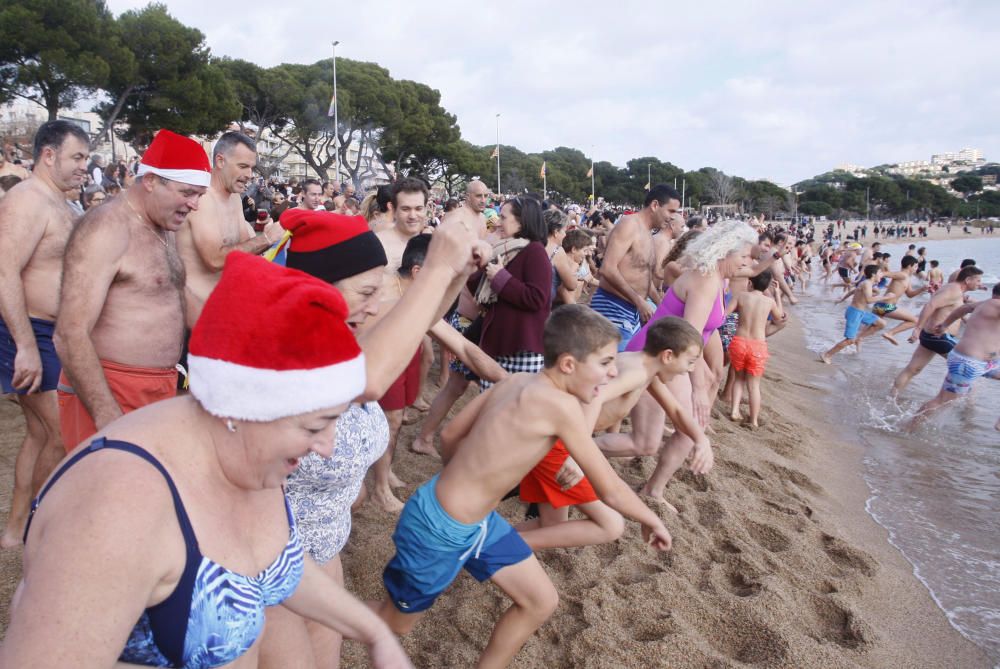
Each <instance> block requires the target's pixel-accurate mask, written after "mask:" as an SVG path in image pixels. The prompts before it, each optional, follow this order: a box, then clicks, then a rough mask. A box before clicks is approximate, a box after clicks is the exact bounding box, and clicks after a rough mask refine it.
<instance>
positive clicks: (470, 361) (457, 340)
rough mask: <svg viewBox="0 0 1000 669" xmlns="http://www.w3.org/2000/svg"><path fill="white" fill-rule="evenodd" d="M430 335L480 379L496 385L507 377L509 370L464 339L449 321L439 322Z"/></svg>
mask: <svg viewBox="0 0 1000 669" xmlns="http://www.w3.org/2000/svg"><path fill="white" fill-rule="evenodd" d="M428 333H429V334H430V335H431V336H432V337H434V338H435V339H437V340H438V343H440V344H441V345H442V346H444V347H445V348H446V349H448V350H449V351H451V353H452V354H453V355H454V356H455V357H456V358H458V359H459V360H461V361H462V363H464V364H465V366H466V367H468V368H469V369H471V370H472V371H473V373H474V374H475V375H476V376H478V377H479V378H481V379H486V380H487V381H490V382H492V383H496V382H497V381H499V380H500V379H502V378H505V377H506V376H507V370H505V369H504V368H503V367H501V366H500V365H499V364H498V363H497V361H496V360H494V359H493V358H491V357H490V356H488V355H487V354H486V353H485V352H484V351H483V349H481V348H479V347H478V346H476V345H475V344H473V343H472V342H471V341H469V340H468V339H466V338H465V337H463V336H462V334H461V333H460V332H459V331H458V330H456V329H455V328H453V327H452V326H451V325H450V324H449V323H448V322H447V321H444V320H439V321H437V322H436V323H435V324H434V325H433V326H432V327H431V329H430V330H428Z"/></svg>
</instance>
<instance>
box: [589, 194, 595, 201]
mask: <svg viewBox="0 0 1000 669" xmlns="http://www.w3.org/2000/svg"><path fill="white" fill-rule="evenodd" d="M593 199H594V194H593V193H591V194H590V195H588V196H587V200H589V201H592V200H593Z"/></svg>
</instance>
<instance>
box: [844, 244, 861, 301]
mask: <svg viewBox="0 0 1000 669" xmlns="http://www.w3.org/2000/svg"><path fill="white" fill-rule="evenodd" d="M860 248H861V245H860V244H858V243H856V242H851V243H850V244H848V245H847V247H846V248H844V249H843V250H842V251H841V252H840V260H839V261H838V262H837V274H838V275H839V276H840V280H841V285H840V287H841V288H843V289H844V290H850V288H851V285H852V284H851V272H853V271H854V270H856V269H857V268H858V249H860ZM862 267H864V265H862Z"/></svg>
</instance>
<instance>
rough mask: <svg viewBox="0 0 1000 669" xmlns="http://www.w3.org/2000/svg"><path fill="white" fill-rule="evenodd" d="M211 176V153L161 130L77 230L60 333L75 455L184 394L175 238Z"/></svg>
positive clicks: (63, 389) (66, 414) (64, 407)
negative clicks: (179, 388) (128, 177)
mask: <svg viewBox="0 0 1000 669" xmlns="http://www.w3.org/2000/svg"><path fill="white" fill-rule="evenodd" d="M210 179H211V166H210V165H209V162H208V156H206V155H205V151H204V149H202V148H201V146H200V145H199V144H198V143H197V142H195V141H194V140H191V139H188V138H186V137H181V136H180V135H176V134H174V133H172V132H170V131H169V130H161V131H160V132H159V133H157V135H156V138H155V139H154V140H153V143H152V144H150V146H149V148H148V149H147V150H146V153H145V155H144V156H143V158H142V162H141V163H140V165H139V170H138V174H137V179H136V182H135V184H134V185H133V186H132V188H130V189H129V190H128V191H127V192H125V193H123V194H122V195H121V196H120V197H117V198H115V199H114V200H112V201H111V202H108V203H107V204H105V205H103V206H100V207H97V208H95V209H93V210H91V211H90V212H88V213H87V215H86V216H84V217H83V219H82V220H81V221H80V223H79V224H78V225H77V227H76V229H75V230H74V231H73V235H72V236H71V237H70V240H69V244H68V245H67V247H66V260H65V264H64V268H63V280H62V302H61V304H60V311H59V321H58V323H57V325H56V332H55V343H56V350H57V351H58V352H59V357H60V358H61V359H62V361H63V375H62V376H61V377H60V380H59V418H60V423H61V426H62V435H63V443H64V445H65V446H66V448H67V449H69V450H72V449H73V448H74V447H76V446H77V445H78V444H79V443H80V442H82V441H84V440H85V439H87V438H88V437H90V436H91V435H93V434H94V433H95V432H97V431H99V430H101V429H103V428H104V427H105V426H106V425H107V424H108V423H110V422H111V421H113V420H115V419H116V418H118V417H119V416H121V415H122V414H123V413H127V412H129V411H134V410H135V409H138V408H139V407H142V406H145V405H147V404H151V403H153V402H156V401H158V400H161V399H165V398H168V397H173V396H174V395H175V394H176V383H177V370H176V369H175V367H174V365H175V364H176V362H177V360H178V359H179V358H180V355H181V346H182V344H183V338H184V265H183V263H182V262H181V259H180V257H179V255H178V253H177V247H176V242H175V240H174V233H175V232H177V230H179V229H180V228H181V226H182V225H184V221H185V219H187V216H188V214H189V213H191V212H192V211H194V210H196V209H197V208H198V200H199V199H200V198H201V196H202V195H203V194H204V193H205V191H206V189H207V187H208V185H209V183H210Z"/></svg>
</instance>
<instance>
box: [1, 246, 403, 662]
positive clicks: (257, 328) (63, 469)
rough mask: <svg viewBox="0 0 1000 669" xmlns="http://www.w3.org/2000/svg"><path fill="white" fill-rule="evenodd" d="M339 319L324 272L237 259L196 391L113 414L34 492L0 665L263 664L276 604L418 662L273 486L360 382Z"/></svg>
mask: <svg viewBox="0 0 1000 669" xmlns="http://www.w3.org/2000/svg"><path fill="white" fill-rule="evenodd" d="M347 318H348V309H347V305H346V304H345V302H344V299H343V298H342V297H341V295H340V293H339V292H337V290H336V289H334V288H332V287H331V286H329V285H328V284H326V283H324V282H322V281H319V280H316V279H313V278H311V277H308V276H306V275H304V274H302V273H300V272H294V271H291V270H287V269H284V268H281V267H278V266H275V265H272V264H270V263H268V262H267V261H265V260H263V259H261V258H257V257H254V256H249V255H247V254H243V253H238V252H235V253H231V254H230V255H229V257H228V258H227V260H226V266H225V269H224V271H223V274H222V278H221V279H220V281H219V284H218V286H217V287H216V288H215V290H214V292H213V293H212V295H211V297H210V298H209V299H208V301H207V302H206V303H205V307H204V310H203V311H202V314H201V317H200V319H199V320H198V323H197V324H196V326H195V328H194V331H193V333H192V337H191V344H190V358H189V361H190V370H191V376H190V379H191V380H190V387H191V394H190V395H187V396H184V397H179V398H175V399H171V400H166V401H162V402H158V403H155V404H152V405H149V406H147V407H145V408H143V409H140V410H139V411H135V412H133V413H131V414H128V415H126V416H124V417H122V418H121V419H119V420H117V421H115V422H113V423H111V424H110V425H108V426H107V427H105V428H104V430H102V431H101V432H99V433H98V434H97V435H95V436H94V437H93V438H92V439H91V441H90V443H89V445H86V446H83V447H81V448H78V449H77V450H76V451H75V452H74V454H73V455H72V456H70V457H69V458H68V459H67V460H65V461H64V462H63V463H62V464H61V465H60V467H59V468H58V469H57V470H56V472H55V474H53V476H52V478H51V479H50V480H49V481H48V483H46V485H45V486H44V487H43V489H42V491H41V493H40V494H39V497H38V500H36V503H35V507H34V510H33V513H32V517H31V519H30V521H29V525H28V528H27V530H26V533H25V555H24V580H23V581H22V583H21V585H20V587H19V588H18V591H17V593H16V594H15V597H14V602H13V606H12V612H11V625H10V627H9V629H8V630H7V637H6V639H5V641H4V645H3V647H2V648H0V666H4V667H24V666H52V667H68V666H73V667H111V666H117V665H116V662H117V663H125V664H128V665H139V666H154V667H191V668H194V667H199V668H200V667H221V666H231V667H255V666H257V660H258V657H257V656H258V653H259V648H260V644H258V643H257V640H258V639H259V637H260V635H261V632H262V629H263V627H264V618H265V609H266V608H267V607H275V606H278V605H279V604H280V605H282V607H284V608H287V609H288V610H290V611H294V612H296V613H297V614H299V615H302V616H305V617H307V618H309V619H312V620H315V621H317V622H319V623H321V624H324V625H327V626H330V627H332V628H335V629H337V630H338V631H339V632H341V633H342V634H345V635H347V636H349V637H352V638H356V639H359V640H361V641H362V642H364V643H366V644H367V645H368V646H369V650H370V652H371V656H372V661H373V663H374V664H376V665H378V666H384V667H389V666H409V662H408V661H407V660H406V658H405V656H404V654H403V652H402V649H401V648H400V646H399V645H398V643H397V641H396V639H395V637H394V636H393V635H392V634H391V632H390V631H389V630H388V628H387V627H386V626H385V625H384V624H383V623H382V622H381V621H380V620H379V619H378V618H377V617H376V616H375V615H374V614H373V613H372V612H371V611H370V610H369V609H368V607H366V606H365V605H363V604H362V603H361V602H359V601H358V600H356V599H355V598H353V597H352V596H351V595H349V594H348V593H347V592H346V591H345V590H344V589H343V587H341V586H339V585H338V584H336V583H335V582H334V581H333V579H331V578H329V577H328V576H326V575H325V574H324V573H323V572H322V571H321V570H320V569H319V568H318V567H317V566H316V564H315V563H314V562H313V561H312V560H311V559H310V558H309V557H308V556H306V555H305V554H304V551H303V547H302V541H301V538H300V535H299V532H298V530H297V528H296V524H295V520H294V517H293V516H292V514H291V511H290V509H289V506H288V502H287V500H286V499H285V497H284V494H283V492H282V488H281V486H282V485H283V484H284V482H285V479H286V477H287V476H288V475H289V474H291V473H292V472H294V471H295V469H296V468H297V467H298V466H299V463H300V461H301V460H302V459H303V458H305V457H306V456H308V455H309V454H310V453H318V454H321V455H325V456H329V455H330V453H331V450H332V446H333V438H334V431H335V429H336V424H337V419H338V417H339V416H340V415H341V414H342V413H343V412H344V411H345V410H346V409H347V406H348V403H349V402H350V401H351V400H352V399H353V398H354V397H356V396H357V395H358V394H360V393H362V392H364V389H365V387H366V374H365V359H364V356H363V355H362V353H361V350H360V349H359V347H358V345H357V343H356V342H355V340H354V337H353V335H352V334H351V331H350V329H349V328H348V327H347V324H346V322H345V320H346V319H347ZM268 615H270V613H269V614H268Z"/></svg>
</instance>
